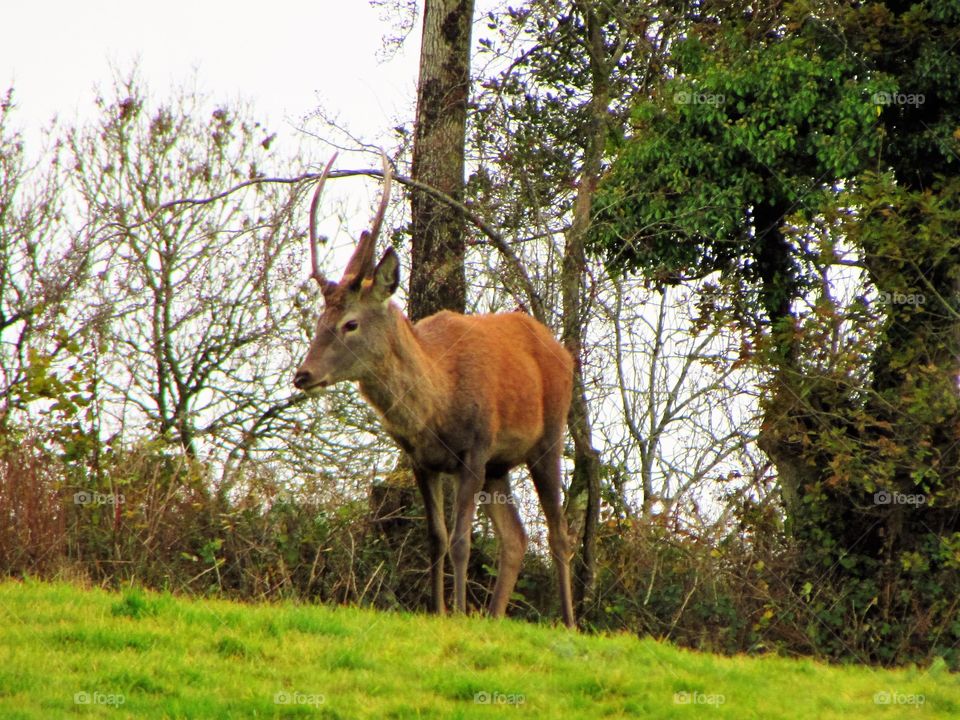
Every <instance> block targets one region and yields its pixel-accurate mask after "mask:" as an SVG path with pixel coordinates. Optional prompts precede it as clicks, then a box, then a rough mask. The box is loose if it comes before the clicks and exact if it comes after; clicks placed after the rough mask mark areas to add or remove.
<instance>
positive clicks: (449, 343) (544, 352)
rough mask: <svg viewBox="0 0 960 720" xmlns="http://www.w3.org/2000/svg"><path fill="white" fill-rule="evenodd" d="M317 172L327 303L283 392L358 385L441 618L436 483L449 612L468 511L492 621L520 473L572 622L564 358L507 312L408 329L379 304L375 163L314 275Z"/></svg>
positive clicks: (385, 265)
mask: <svg viewBox="0 0 960 720" xmlns="http://www.w3.org/2000/svg"><path fill="white" fill-rule="evenodd" d="M334 159H336V156H334V157H333V158H331V160H330V162H329V163H327V166H326V168H325V169H324V171H323V174H322V175H321V177H320V181H319V183H318V185H317V189H316V191H315V192H314V195H313V201H312V203H311V205H310V252H311V260H312V268H313V275H312V276H313V277H314V278H315V279H316V281H317V282H318V283H319V285H320V288H321V290H322V292H323V297H324V301H325V307H324V310H323V313H322V314H321V315H320V318H319V320H318V322H317V329H316V336H315V337H314V339H313V342H312V343H311V345H310V349H309V351H308V352H307V356H306V359H305V360H304V361H303V364H302V365H301V366H300V368H299V369H298V370H297V373H296V376H295V377H294V380H293V382H294V385H296V386H297V387H298V388H300V389H301V390H304V391H307V392H310V391H315V390H319V389H321V388H326V387H329V386H330V385H333V384H334V383H338V382H342V381H345V380H356V381H359V384H360V392H361V393H362V394H363V396H364V397H365V398H366V399H367V401H368V402H370V404H371V405H373V407H374V408H376V409H377V411H378V412H379V414H380V417H381V419H382V422H383V426H384V428H385V429H386V431H387V432H388V433H389V434H390V435H391V436H392V437H393V439H394V440H396V442H397V443H398V444H399V445H400V447H402V448H403V450H404V451H405V452H406V453H407V454H408V455H409V456H410V461H411V463H412V466H413V472H414V476H415V477H416V480H417V485H418V487H419V489H420V492H421V493H422V495H423V503H424V506H425V508H426V516H427V527H428V530H429V534H430V553H431V590H432V594H433V609H434V611H435V612H437V613H440V614H443V613H444V612H445V606H444V593H443V565H444V557H445V556H446V554H447V550H448V537H447V529H446V525H445V522H444V510H443V495H442V486H441V483H440V479H439V474H440V473H453V474H455V475H457V476H458V479H459V482H458V485H457V488H458V490H457V497H456V520H455V525H454V528H453V535H452V537H451V538H450V539H449V552H450V558H451V560H452V562H453V569H454V575H453V579H454V606H455V608H456V610H458V611H460V612H463V611H465V610H466V605H467V587H466V579H467V559H468V556H469V554H470V532H471V525H472V524H473V519H474V515H475V514H476V510H477V505H478V504H480V505H482V506H483V508H484V509H485V511H486V513H487V514H488V515H489V516H490V519H491V520H492V521H493V526H494V530H495V531H496V534H497V536H498V538H499V541H500V558H499V569H498V572H497V581H496V585H495V586H494V589H493V595H492V597H491V598H490V614H491V615H494V616H502V615H503V614H504V612H505V610H506V607H507V602H508V601H509V599H510V594H511V593H512V592H513V588H514V585H515V584H516V581H517V575H518V574H519V572H520V564H521V562H522V560H523V554H524V551H525V549H526V544H527V537H526V534H525V533H524V530H523V525H522V523H521V522H520V516H519V514H518V512H517V508H516V505H515V503H514V499H513V496H512V495H511V492H510V484H509V478H508V473H509V471H510V469H511V468H513V467H515V466H517V465H519V464H521V463H526V465H527V467H528V468H529V469H530V476H531V477H532V478H533V484H534V486H535V488H536V491H537V494H538V496H539V498H540V504H541V506H542V507H543V513H544V515H545V516H546V520H547V529H548V541H549V545H550V551H551V554H552V556H553V561H554V564H555V566H556V573H557V579H558V581H559V586H560V609H561V613H562V615H563V621H564V623H566V624H567V625H568V626H572V625H573V624H574V618H573V604H572V599H571V593H570V563H569V547H568V546H569V539H568V536H567V523H566V520H565V518H564V515H563V510H562V507H561V484H560V478H561V470H560V457H561V450H562V439H563V432H564V427H565V425H566V419H567V409H568V408H569V405H570V397H571V390H572V383H573V373H572V370H573V361H572V359H571V357H570V354H569V353H568V352H567V350H566V349H565V348H564V347H563V346H562V345H561V344H560V343H558V342H557V340H556V339H555V338H554V337H553V336H552V335H551V333H550V331H549V330H548V329H547V328H546V327H544V326H543V325H542V324H540V323H539V322H537V321H536V320H534V319H533V318H531V317H529V316H528V315H525V314H523V313H519V312H513V313H500V314H495V315H470V316H466V315H461V314H459V313H455V312H449V311H442V312H439V313H437V314H435V315H431V316H430V317H428V318H424V319H423V320H420V321H419V322H418V323H416V324H415V325H414V324H412V323H411V322H410V320H408V319H407V317H406V316H405V315H404V314H403V312H402V311H401V310H400V309H399V308H398V307H397V306H396V305H395V304H394V303H393V302H391V300H390V298H391V296H392V295H393V293H394V292H395V291H396V289H397V286H398V285H399V282H400V270H399V261H398V259H397V254H396V252H395V251H394V249H393V248H392V247H391V248H387V250H386V252H385V253H384V254H383V257H382V258H381V259H380V262H379V263H377V265H376V267H374V265H373V262H374V252H375V244H376V241H377V235H378V234H379V232H380V226H381V224H382V223H383V214H384V211H385V210H386V206H387V200H388V198H389V193H390V178H391V172H390V164H389V162H388V161H387V158H386V156H384V157H383V197H382V199H381V201H380V207H379V210H378V211H377V214H376V217H375V218H374V221H373V225H372V227H371V229H370V230H369V231H364V232H363V234H362V235H361V236H360V242H359V243H358V244H357V247H356V249H355V251H354V253H353V256H352V257H351V258H350V261H349V262H348V263H347V268H346V270H345V271H344V273H343V277H342V278H341V279H340V281H339V282H332V281H330V280H327V279H326V277H325V276H324V275H323V273H322V272H321V271H320V267H319V260H318V251H317V236H316V213H317V205H318V203H319V200H320V194H321V192H322V190H323V185H324V182H325V181H326V179H327V176H328V175H329V172H330V167H331V166H332V165H333V161H334Z"/></svg>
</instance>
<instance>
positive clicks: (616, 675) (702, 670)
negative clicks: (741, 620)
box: [0, 581, 960, 720]
mask: <svg viewBox="0 0 960 720" xmlns="http://www.w3.org/2000/svg"><path fill="white" fill-rule="evenodd" d="M73 716H87V717H106V718H127V717H135V718H286V717H308V718H343V719H344V720H347V719H351V720H352V719H353V718H443V719H444V720H447V719H448V718H521V717H524V718H526V717H531V718H563V719H564V720H573V719H575V718H585V719H586V718H589V719H591V720H593V719H595V718H639V717H643V718H699V717H708V718H736V719H737V720H746V719H747V718H763V719H764V720H773V719H775V718H844V720H850V719H851V718H867V717H870V718H874V717H880V718H883V717H889V718H957V717H960V677H958V676H956V675H952V674H950V673H949V672H947V671H946V670H945V669H944V668H943V666H942V665H941V664H936V663H935V664H934V666H933V667H932V668H930V669H928V670H918V669H908V670H901V671H881V670H877V669H873V668H867V667H835V666H827V665H822V664H819V663H816V662H812V661H809V660H799V661H797V660H788V659H783V658H777V657H762V658H748V657H735V658H725V657H718V656H714V655H707V654H701V653H695V652H689V651H685V650H679V649H677V648H675V647H672V646H670V645H668V644H664V643H659V642H655V641H653V640H638V639H636V638H634V637H629V636H606V637H594V636H586V635H579V634H575V633H571V632H568V631H566V630H563V629H560V628H550V627H537V626H534V625H529V624H525V623H519V622H511V621H493V620H489V619H484V618H462V617H459V618H446V619H438V618H434V617H429V616H423V615H403V614H386V613H379V612H374V611H370V610H361V609H353V608H326V607H305V606H297V605H292V604H291V605H244V604H239V603H231V602H225V601H219V600H216V601H214V600H203V601H201V600H188V599H181V598H176V597H172V596H168V595H156V594H149V593H142V592H140V591H130V592H127V593H124V594H116V593H108V592H105V591H101V590H84V589H79V588H77V587H75V586H71V585H66V584H48V583H36V582H25V583H19V582H12V581H8V582H4V583H0V718H44V719H46V718H57V717H73Z"/></svg>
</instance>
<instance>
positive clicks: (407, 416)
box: [360, 304, 448, 441]
mask: <svg viewBox="0 0 960 720" xmlns="http://www.w3.org/2000/svg"><path fill="white" fill-rule="evenodd" d="M390 311H391V312H390V315H391V323H392V325H391V331H390V335H389V348H388V350H387V352H386V354H385V355H384V357H383V360H382V362H381V363H380V364H379V365H378V366H377V368H376V369H375V371H373V372H370V373H368V374H367V376H366V377H364V378H362V379H361V380H360V392H361V393H362V394H363V396H364V397H365V398H366V399H367V400H368V401H369V402H370V404H371V405H373V407H374V408H376V410H377V412H378V413H379V414H380V416H381V417H382V418H383V423H384V426H385V428H386V430H387V431H388V432H390V433H391V434H392V435H395V436H399V437H402V438H405V439H408V440H410V441H412V440H413V438H415V437H416V436H418V435H420V434H421V433H422V432H423V431H424V430H425V429H426V428H427V427H428V426H429V425H430V423H431V421H432V420H433V419H434V418H436V417H437V415H438V414H440V413H441V412H442V408H443V406H444V401H445V398H446V395H447V385H448V382H447V378H446V376H445V375H444V373H443V372H442V370H441V369H440V368H438V367H437V365H436V363H435V362H434V361H433V359H432V358H431V357H430V355H429V354H428V352H427V350H426V348H424V347H423V345H422V344H421V342H420V340H419V339H418V338H417V335H416V332H415V331H414V328H413V325H412V324H411V323H410V321H409V320H408V319H407V317H406V316H405V315H404V314H403V313H402V312H401V311H400V310H399V308H397V307H396V306H395V305H392V304H391V305H390Z"/></svg>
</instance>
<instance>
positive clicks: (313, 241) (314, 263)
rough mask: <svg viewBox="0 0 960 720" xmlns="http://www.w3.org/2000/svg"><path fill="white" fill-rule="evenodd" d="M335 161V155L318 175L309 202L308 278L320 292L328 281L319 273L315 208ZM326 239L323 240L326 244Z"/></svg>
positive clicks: (318, 203)
mask: <svg viewBox="0 0 960 720" xmlns="http://www.w3.org/2000/svg"><path fill="white" fill-rule="evenodd" d="M336 159H337V153H334V154H333V157H332V158H330V160H329V161H328V162H327V166H326V167H325V168H324V169H323V173H322V174H321V175H320V182H319V183H317V189H316V190H314V191H313V200H311V201H310V266H311V270H312V272H311V273H310V277H312V278H313V279H314V280H316V281H317V284H319V285H320V289H321V290H326V289H327V286H328V285H329V284H330V281H329V280H327V276H326V275H324V274H323V273H322V272H321V271H320V252H319V249H318V244H319V243H318V241H317V207H319V205H320V195H321V194H322V193H323V186H324V184H325V183H326V182H327V175H329V174H330V168H331V167H333V161H334V160H336ZM326 241H327V238H326V237H324V238H323V242H326Z"/></svg>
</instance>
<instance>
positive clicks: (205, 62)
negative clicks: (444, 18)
mask: <svg viewBox="0 0 960 720" xmlns="http://www.w3.org/2000/svg"><path fill="white" fill-rule="evenodd" d="M383 13H384V11H383V10H382V9H379V8H372V7H370V5H369V3H368V2H367V1H366V0H313V1H308V0H269V2H257V3H254V2H250V1H249V0H231V2H224V1H223V0H193V1H192V2H186V1H185V0H164V2H162V3H145V2H137V1H136V0H125V1H124V0H35V1H31V0H26V1H24V0H18V1H16V2H9V3H4V8H3V20H2V22H3V27H4V32H3V39H2V42H0V88H2V89H3V90H5V89H6V88H8V87H10V86H11V85H12V86H13V87H14V92H15V100H16V103H17V106H18V110H17V114H16V116H15V117H16V120H15V124H16V125H17V126H18V127H20V128H22V129H23V130H24V131H25V133H26V136H27V141H28V143H30V142H31V141H34V140H35V139H36V137H37V131H38V129H39V128H40V127H42V126H44V125H45V124H47V123H48V122H49V120H50V119H51V118H52V117H53V116H54V115H57V116H59V118H60V120H62V121H64V122H66V123H68V124H69V123H72V122H74V121H75V120H77V119H82V118H84V117H86V116H88V114H89V112H90V109H91V107H92V98H93V96H94V87H95V86H99V87H102V88H108V87H109V86H110V82H111V77H112V73H113V71H112V69H111V68H112V67H115V68H117V69H118V70H119V71H120V72H122V73H125V72H126V71H128V70H129V69H130V68H131V67H133V65H134V63H137V64H139V67H140V74H141V77H142V78H143V81H144V85H145V86H146V88H147V89H148V90H149V91H150V93H151V95H153V96H154V97H157V98H163V97H165V96H167V95H168V91H169V89H170V88H171V87H175V86H178V85H187V84H190V83H192V82H193V80H194V78H195V79H196V84H197V86H198V88H199V89H200V90H201V91H203V92H204V93H206V94H209V95H210V96H211V99H212V100H214V101H218V100H219V101H229V100H236V99H244V100H247V101H249V102H251V103H252V104H253V108H254V115H255V116H256V117H257V119H261V120H264V121H266V123H267V125H268V127H270V128H271V130H272V131H274V132H279V133H280V139H281V141H282V140H283V138H284V136H289V137H293V136H294V134H295V132H294V129H293V127H292V124H296V123H298V122H299V121H300V119H301V118H302V117H303V116H304V115H305V114H307V113H309V112H310V111H312V110H314V109H315V108H317V107H318V106H319V105H321V104H322V105H323V107H324V108H325V109H326V111H327V112H329V113H331V114H333V115H334V116H336V117H338V118H340V119H341V120H342V121H343V122H344V123H345V124H346V125H348V126H349V127H350V128H351V130H352V131H353V132H354V133H356V134H359V135H362V136H363V137H365V138H367V139H371V140H377V139H378V138H384V137H386V133H387V132H388V131H389V129H390V128H391V127H392V126H393V125H394V124H396V122H397V121H399V120H406V119H409V117H410V116H411V114H412V108H413V103H414V100H415V97H416V77H417V59H418V55H419V46H420V39H419V30H420V18H418V19H417V22H416V24H415V29H414V32H413V34H412V35H411V36H410V37H409V38H408V40H407V43H406V44H405V46H404V48H403V52H402V53H401V54H399V55H398V56H397V57H395V58H394V59H392V60H391V61H389V62H381V61H379V60H378V50H379V49H380V48H381V45H382V38H383V37H384V36H388V35H391V34H392V33H391V30H392V28H391V23H390V21H389V19H384V18H383V17H382V15H383ZM292 170H293V169H292Z"/></svg>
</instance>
